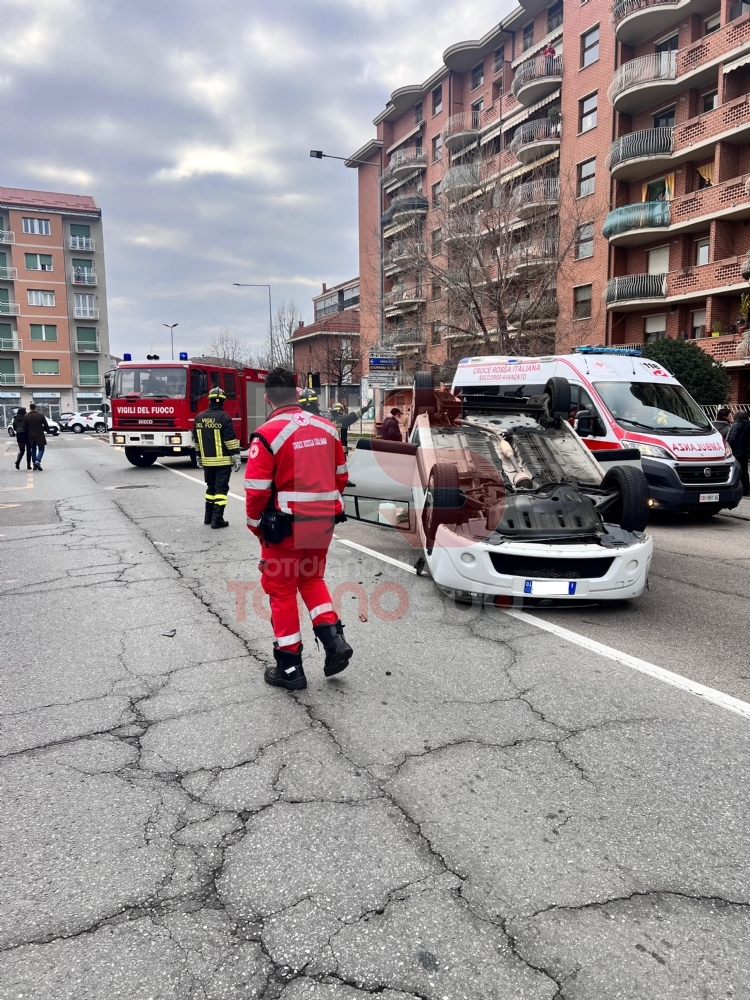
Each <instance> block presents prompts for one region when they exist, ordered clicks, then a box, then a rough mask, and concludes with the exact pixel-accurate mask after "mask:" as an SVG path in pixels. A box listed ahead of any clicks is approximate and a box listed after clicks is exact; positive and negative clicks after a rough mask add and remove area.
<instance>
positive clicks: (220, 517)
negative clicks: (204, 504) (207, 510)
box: [211, 503, 229, 528]
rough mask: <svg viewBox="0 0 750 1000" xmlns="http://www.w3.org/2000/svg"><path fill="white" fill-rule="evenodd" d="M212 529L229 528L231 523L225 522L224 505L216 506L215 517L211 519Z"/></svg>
mask: <svg viewBox="0 0 750 1000" xmlns="http://www.w3.org/2000/svg"><path fill="white" fill-rule="evenodd" d="M211 527H212V528H228V527H229V521H225V520H224V505H223V504H218V503H217V504H215V505H214V513H213V517H212V519H211Z"/></svg>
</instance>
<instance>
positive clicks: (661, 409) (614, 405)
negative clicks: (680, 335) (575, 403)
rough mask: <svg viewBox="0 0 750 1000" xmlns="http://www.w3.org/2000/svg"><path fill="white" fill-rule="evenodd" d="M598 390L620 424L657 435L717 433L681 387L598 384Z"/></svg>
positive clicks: (651, 384)
mask: <svg viewBox="0 0 750 1000" xmlns="http://www.w3.org/2000/svg"><path fill="white" fill-rule="evenodd" d="M594 386H595V388H596V391H597V392H598V393H599V395H600V396H601V397H602V399H603V400H604V402H605V404H606V406H607V409H608V410H609V412H610V413H611V414H612V416H613V417H614V418H615V420H616V421H617V423H618V424H621V425H622V426H623V427H625V428H626V429H629V428H633V430H636V431H651V432H652V433H653V432H655V433H657V434H708V433H711V432H713V429H714V428H713V426H712V425H711V423H710V422H709V420H708V418H707V417H706V415H705V414H704V413H703V410H701V408H700V407H699V406H698V404H697V403H696V402H695V400H694V399H692V398H691V396H690V395H689V394H688V393H687V392H686V390H685V389H683V387H682V386H681V385H666V384H665V385H660V384H659V383H658V382H595V383H594Z"/></svg>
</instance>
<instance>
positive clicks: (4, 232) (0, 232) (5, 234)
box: [0, 229, 16, 243]
mask: <svg viewBox="0 0 750 1000" xmlns="http://www.w3.org/2000/svg"><path fill="white" fill-rule="evenodd" d="M15 242H16V234H15V233H13V232H11V231H10V229H0V243H15Z"/></svg>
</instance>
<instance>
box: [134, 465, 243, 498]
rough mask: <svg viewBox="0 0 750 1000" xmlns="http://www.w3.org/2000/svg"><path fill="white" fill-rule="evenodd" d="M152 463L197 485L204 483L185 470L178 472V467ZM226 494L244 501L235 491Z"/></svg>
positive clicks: (203, 484)
mask: <svg viewBox="0 0 750 1000" xmlns="http://www.w3.org/2000/svg"><path fill="white" fill-rule="evenodd" d="M154 465H158V466H159V468H160V469H166V470H167V472H174V474H175V475H176V476H182V478H183V479H189V480H190V482H191V483H197V484H198V485H199V486H205V485H206V484H205V482H204V481H203V480H202V479H196V478H195V476H189V475H188V474H187V472H180V471H179V469H171V468H170V467H169V466H168V465H162V464H161V462H154ZM227 496H230V497H234V499H235V500H239V501H240V502H241V503H244V502H245V498H244V497H240V496H237V494H236V493H227Z"/></svg>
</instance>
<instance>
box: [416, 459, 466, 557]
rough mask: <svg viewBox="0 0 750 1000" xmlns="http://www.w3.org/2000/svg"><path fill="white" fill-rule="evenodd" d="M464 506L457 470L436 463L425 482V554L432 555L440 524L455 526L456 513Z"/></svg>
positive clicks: (445, 463)
mask: <svg viewBox="0 0 750 1000" xmlns="http://www.w3.org/2000/svg"><path fill="white" fill-rule="evenodd" d="M463 505H464V496H463V494H462V493H461V490H460V488H459V485H458V470H457V469H456V467H455V465H450V464H449V463H448V462H437V463H436V464H435V465H434V466H433V467H432V472H431V473H430V478H429V480H428V482H427V503H426V504H425V509H424V514H423V517H424V521H423V524H424V532H425V538H426V540H427V554H428V555H430V554H431V553H432V549H433V547H434V544H435V536H436V535H437V530H438V528H439V527H440V525H441V524H455V522H456V520H457V518H456V512H457V511H460V509H461V508H462V507H463Z"/></svg>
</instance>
